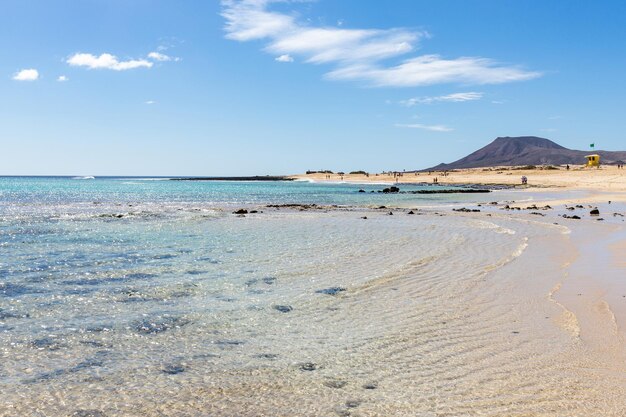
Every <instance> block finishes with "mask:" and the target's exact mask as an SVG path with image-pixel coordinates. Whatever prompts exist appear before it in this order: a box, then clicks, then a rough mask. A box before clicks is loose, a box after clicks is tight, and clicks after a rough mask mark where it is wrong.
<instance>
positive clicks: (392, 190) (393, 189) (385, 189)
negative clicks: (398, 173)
mask: <svg viewBox="0 0 626 417" xmlns="http://www.w3.org/2000/svg"><path fill="white" fill-rule="evenodd" d="M397 192H400V189H399V188H398V187H395V186H391V187H389V188H383V193H385V194H388V193H397Z"/></svg>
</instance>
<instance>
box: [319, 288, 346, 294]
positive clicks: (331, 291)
mask: <svg viewBox="0 0 626 417" xmlns="http://www.w3.org/2000/svg"><path fill="white" fill-rule="evenodd" d="M345 290H346V289H345V288H342V287H330V288H324V289H323V290H317V291H315V292H316V293H318V294H326V295H337V294H339V293H340V292H343V291H345Z"/></svg>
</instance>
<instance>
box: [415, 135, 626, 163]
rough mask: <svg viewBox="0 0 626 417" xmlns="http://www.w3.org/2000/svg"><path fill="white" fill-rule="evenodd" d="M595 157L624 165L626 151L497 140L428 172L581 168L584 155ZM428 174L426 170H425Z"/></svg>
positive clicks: (521, 138)
mask: <svg viewBox="0 0 626 417" xmlns="http://www.w3.org/2000/svg"><path fill="white" fill-rule="evenodd" d="M590 153H597V154H598V155H600V162H601V163H602V164H615V163H617V162H618V161H626V151H617V152H612V151H596V150H594V151H576V150H572V149H567V148H565V147H563V146H561V145H559V144H556V143H554V142H552V141H551V140H549V139H545V138H539V137H536V136H518V137H509V136H505V137H500V138H496V140H494V141H493V142H491V143H490V144H489V145H487V146H485V147H483V148H480V149H479V150H477V151H476V152H473V153H471V154H469V155H467V156H466V157H465V158H461V159H459V160H458V161H454V162H452V163H449V164H443V163H442V164H439V165H437V166H435V167H432V168H429V169H428V170H430V171H442V170H450V169H461V168H480V167H493V166H515V165H565V164H570V165H582V164H583V163H584V162H585V155H589V154H590ZM425 171H427V170H425Z"/></svg>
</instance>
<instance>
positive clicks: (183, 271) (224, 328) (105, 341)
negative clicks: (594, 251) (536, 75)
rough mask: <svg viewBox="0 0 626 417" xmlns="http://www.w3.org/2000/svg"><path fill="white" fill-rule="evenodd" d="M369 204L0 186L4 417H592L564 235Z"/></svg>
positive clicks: (149, 183)
mask: <svg viewBox="0 0 626 417" xmlns="http://www.w3.org/2000/svg"><path fill="white" fill-rule="evenodd" d="M384 187H385V186H384V185H376V184H368V185H358V184H345V183H337V184H321V183H309V182H280V181H279V182H221V181H170V180H168V179H164V178H118V177H116V178H95V179H94V178H69V177H3V178H0V254H1V256H0V358H1V360H0V392H2V395H1V398H0V416H27V415H28V416H30V415H33V416H83V417H85V416H92V417H94V416H95V417H98V416H100V417H101V416H259V415H268V416H286V415H302V416H325V415H340V416H348V415H355V416H357V415H359V416H366V415H370V416H395V415H398V416H460V415H468V416H469V415H483V416H501V415H507V416H514V415H515V416H517V415H519V416H531V415H532V416H539V415H546V416H547V415H580V416H583V415H590V414H589V413H590V412H592V411H594V410H598V408H597V407H601V405H599V403H598V402H597V400H598V398H599V396H600V394H601V393H602V392H603V389H604V388H603V387H602V385H601V382H600V381H599V380H598V381H597V383H594V384H589V383H586V382H585V381H588V380H589V376H588V375H586V376H584V378H583V376H581V375H580V374H579V373H576V372H572V368H573V367H575V366H574V365H573V364H578V365H580V364H583V363H584V364H587V363H586V362H585V360H586V359H585V358H584V357H583V356H582V355H581V349H583V347H581V345H580V340H579V339H578V334H577V332H578V330H577V323H576V322H575V320H573V319H572V318H571V316H570V315H568V311H567V310H566V309H565V308H564V307H563V306H562V305H561V304H559V303H558V302H556V301H555V300H553V299H551V298H550V297H549V294H550V290H551V288H552V287H553V286H554V284H555V283H558V282H561V281H562V280H563V279H564V278H565V276H566V275H567V270H566V265H567V263H568V262H571V261H572V260H573V259H574V258H575V251H574V249H573V248H572V245H571V244H570V243H568V234H569V229H568V228H567V227H565V226H563V225H560V224H553V223H552V222H546V221H542V220H541V219H539V218H537V219H534V218H532V219H531V218H530V217H533V216H525V217H521V218H513V217H511V216H504V215H501V214H500V213H499V212H498V210H497V209H494V210H492V211H491V212H487V213H486V212H485V211H482V212H480V213H468V214H466V213H456V212H453V211H452V210H451V209H452V208H455V207H461V206H465V205H468V206H469V205H470V204H472V205H473V207H474V206H476V203H481V205H482V204H487V203H488V202H490V201H500V202H501V201H504V200H507V199H512V198H516V197H517V198H520V196H519V195H517V194H515V193H514V191H509V190H504V191H496V192H493V193H489V194H425V195H422V194H383V193H378V192H376V191H378V190H380V189H382V188H384ZM401 188H402V190H403V191H411V190H413V191H416V190H420V189H431V190H432V189H434V188H433V186H431V185H413V186H404V185H403V186H401ZM359 189H363V190H364V191H365V193H363V192H359ZM370 191H375V192H373V193H372V192H370ZM381 206H385V207H384V208H380V207H381ZM239 209H245V210H247V213H246V214H244V215H237V214H233V212H234V211H236V210H239ZM409 211H412V212H413V213H414V214H409ZM390 213H392V215H390ZM534 217H537V216H534ZM581 361H582V362H581ZM580 366H582V365H580ZM617 394H618V393H617V392H616V394H615V395H617ZM566 398H567V399H568V400H567V401H565V399H566ZM596 415H599V414H596ZM603 415H609V414H603Z"/></svg>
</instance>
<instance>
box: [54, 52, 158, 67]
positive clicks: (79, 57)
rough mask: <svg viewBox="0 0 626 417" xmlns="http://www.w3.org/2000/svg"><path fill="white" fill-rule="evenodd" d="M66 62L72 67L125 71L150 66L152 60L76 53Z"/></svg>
mask: <svg viewBox="0 0 626 417" xmlns="http://www.w3.org/2000/svg"><path fill="white" fill-rule="evenodd" d="M67 63H68V64H69V65H71V66H74V67H87V68H89V69H110V70H114V71H125V70H129V69H134V68H151V67H152V65H154V64H153V63H152V62H150V61H148V60H145V59H130V60H128V61H119V60H118V59H117V57H116V56H115V55H111V54H101V55H100V56H95V55H92V54H83V53H77V54H74V55H72V56H71V57H69V58H68V59H67Z"/></svg>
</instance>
